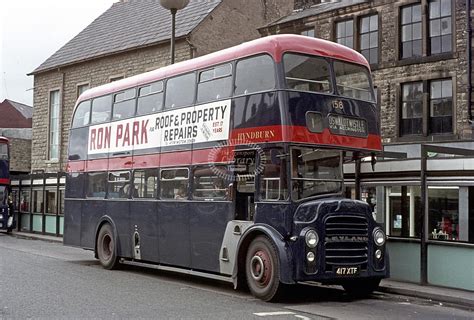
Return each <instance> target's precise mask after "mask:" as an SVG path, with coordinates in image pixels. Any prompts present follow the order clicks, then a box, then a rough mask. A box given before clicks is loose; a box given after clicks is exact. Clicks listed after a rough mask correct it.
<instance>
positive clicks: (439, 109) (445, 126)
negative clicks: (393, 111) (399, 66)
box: [400, 79, 453, 136]
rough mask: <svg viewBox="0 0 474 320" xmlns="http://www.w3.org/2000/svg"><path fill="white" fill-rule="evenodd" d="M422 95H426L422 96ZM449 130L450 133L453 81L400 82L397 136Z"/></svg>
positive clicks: (447, 131) (437, 132) (451, 127)
mask: <svg viewBox="0 0 474 320" xmlns="http://www.w3.org/2000/svg"><path fill="white" fill-rule="evenodd" d="M424 96H426V97H428V98H427V99H423V97H424ZM425 104H428V105H425ZM424 119H426V123H427V127H426V129H425V131H424V130H423V123H424ZM449 133H453V81H452V80H451V79H436V80H431V81H417V82H410V83H404V84H402V86H401V112H400V136H405V135H424V136H426V135H428V134H449Z"/></svg>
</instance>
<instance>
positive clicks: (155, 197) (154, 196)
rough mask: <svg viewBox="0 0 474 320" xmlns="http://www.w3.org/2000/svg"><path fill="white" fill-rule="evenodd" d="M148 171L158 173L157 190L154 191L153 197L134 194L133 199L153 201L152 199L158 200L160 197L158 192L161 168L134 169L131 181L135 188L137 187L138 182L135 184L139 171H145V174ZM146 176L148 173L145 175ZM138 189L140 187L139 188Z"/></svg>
mask: <svg viewBox="0 0 474 320" xmlns="http://www.w3.org/2000/svg"><path fill="white" fill-rule="evenodd" d="M147 171H151V172H154V173H156V182H155V190H154V191H153V197H140V196H138V197H135V196H133V194H132V196H131V197H132V199H134V200H136V201H151V200H156V199H158V193H159V190H160V176H159V175H160V170H159V169H158V168H140V169H135V170H133V172H132V174H131V180H130V183H131V184H133V187H134V188H137V186H136V184H135V174H136V173H137V172H143V173H144V174H145V173H146V172H147ZM145 176H146V175H145ZM146 182H147V181H146V180H145V181H144V185H146ZM137 189H138V188H137Z"/></svg>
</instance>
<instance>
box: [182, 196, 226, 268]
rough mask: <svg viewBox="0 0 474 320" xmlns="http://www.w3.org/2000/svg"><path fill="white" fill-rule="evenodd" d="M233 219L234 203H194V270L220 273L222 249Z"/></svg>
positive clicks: (192, 226) (192, 225)
mask: <svg viewBox="0 0 474 320" xmlns="http://www.w3.org/2000/svg"><path fill="white" fill-rule="evenodd" d="M233 217H234V210H233V205H232V202H208V201H201V202H198V201H196V202H194V203H193V212H191V219H190V233H191V245H192V248H191V254H192V256H191V265H192V268H193V269H199V270H205V271H212V272H220V264H219V253H220V248H221V246H222V240H223V239H224V233H225V229H226V226H227V223H228V222H229V221H231V220H232V219H233Z"/></svg>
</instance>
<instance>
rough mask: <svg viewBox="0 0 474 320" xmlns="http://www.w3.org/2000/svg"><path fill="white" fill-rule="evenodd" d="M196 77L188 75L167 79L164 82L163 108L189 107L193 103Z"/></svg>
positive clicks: (192, 74) (191, 74)
mask: <svg viewBox="0 0 474 320" xmlns="http://www.w3.org/2000/svg"><path fill="white" fill-rule="evenodd" d="M195 87H196V75H195V74H194V73H188V74H185V75H182V76H178V77H174V78H170V79H168V81H167V82H166V93H165V108H166V109H172V108H177V107H185V106H190V105H192V104H193V102H194V92H195V90H194V88H195Z"/></svg>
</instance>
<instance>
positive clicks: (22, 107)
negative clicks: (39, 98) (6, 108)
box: [2, 99, 33, 119]
mask: <svg viewBox="0 0 474 320" xmlns="http://www.w3.org/2000/svg"><path fill="white" fill-rule="evenodd" d="M5 102H7V103H9V104H10V105H11V106H13V108H15V109H16V110H18V112H20V113H21V115H22V116H23V117H24V118H26V119H31V118H33V108H32V107H30V106H28V105H26V104H23V103H19V102H15V101H12V100H8V99H5V100H4V101H3V102H2V104H3V103H5Z"/></svg>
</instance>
